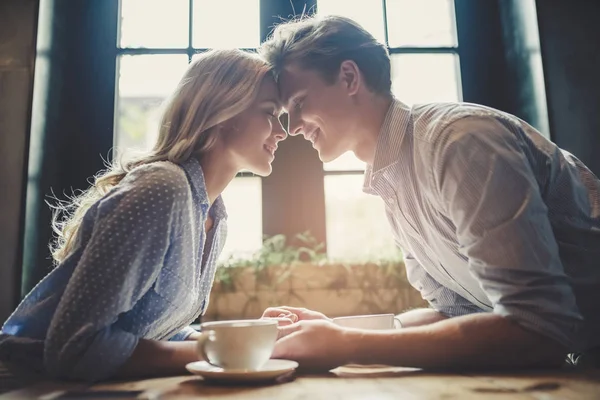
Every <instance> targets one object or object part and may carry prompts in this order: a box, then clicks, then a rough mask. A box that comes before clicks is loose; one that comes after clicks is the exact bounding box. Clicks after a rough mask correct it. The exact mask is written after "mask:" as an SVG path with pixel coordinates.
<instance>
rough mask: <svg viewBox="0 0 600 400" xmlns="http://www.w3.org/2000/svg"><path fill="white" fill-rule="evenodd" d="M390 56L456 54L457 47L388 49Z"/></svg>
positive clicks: (457, 51)
mask: <svg viewBox="0 0 600 400" xmlns="http://www.w3.org/2000/svg"><path fill="white" fill-rule="evenodd" d="M388 51H389V52H390V54H458V53H459V49H458V47H389V48H388Z"/></svg>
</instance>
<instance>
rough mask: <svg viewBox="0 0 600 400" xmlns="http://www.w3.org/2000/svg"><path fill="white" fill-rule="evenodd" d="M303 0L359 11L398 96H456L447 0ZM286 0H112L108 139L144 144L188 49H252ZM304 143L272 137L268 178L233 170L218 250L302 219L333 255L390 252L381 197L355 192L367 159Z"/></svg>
mask: <svg viewBox="0 0 600 400" xmlns="http://www.w3.org/2000/svg"><path fill="white" fill-rule="evenodd" d="M308 3H309V4H316V6H317V7H316V9H317V12H318V13H319V14H323V15H327V14H340V15H345V16H347V17H350V18H352V19H354V20H356V21H358V22H359V23H360V24H361V25H362V26H363V27H365V29H367V30H368V31H370V32H371V33H372V34H373V35H374V36H375V37H376V38H377V39H378V40H380V41H381V42H383V43H385V44H386V45H387V46H388V48H389V50H390V53H391V58H392V82H393V92H394V93H395V95H396V96H397V97H398V98H399V99H401V100H402V101H404V102H405V103H407V104H415V103H419V102H430V101H456V100H461V98H462V95H461V83H460V77H459V76H460V74H459V71H460V68H459V60H458V43H457V41H458V40H457V34H456V23H455V17H454V2H453V0H382V1H376V0H371V1H360V2H359V1H357V2H350V1H347V0H317V1H316V2H308ZM290 4H291V3H290ZM290 4H288V2H281V1H280V0H221V1H213V0H169V1H166V0H121V14H120V16H121V21H120V34H119V45H118V48H117V53H118V59H117V72H118V93H117V99H116V101H117V103H116V111H117V114H116V115H117V118H116V119H117V120H116V123H115V125H116V129H115V131H116V136H115V144H116V147H117V149H125V148H134V149H139V150H147V149H149V148H150V147H151V146H152V145H153V143H154V141H155V140H156V136H157V127H158V124H159V119H160V115H161V107H162V105H163V103H164V101H165V99H166V96H167V95H168V94H170V93H171V91H172V90H173V89H174V87H175V85H176V84H177V82H178V81H179V79H180V77H181V75H182V74H183V72H184V70H185V69H186V67H187V65H188V63H189V62H190V61H191V60H192V58H193V56H194V54H196V53H198V52H201V51H203V50H204V49H207V48H212V47H239V48H246V49H253V48H256V47H257V46H258V45H259V44H260V41H261V39H263V38H264V36H265V35H266V33H268V32H269V31H270V29H271V27H272V25H273V24H274V23H276V22H277V20H278V17H276V16H277V15H283V16H287V15H290V14H291V13H293V11H292V9H291V7H292V6H291V5H290ZM309 8H310V7H309ZM232 10H235V12H232ZM296 11H298V12H300V11H301V10H296ZM266 15H269V16H270V17H269V18H265V16H266ZM231 27H235V29H231ZM306 147H307V146H304V143H300V142H299V139H298V138H290V139H288V140H287V141H286V142H284V143H282V144H281V146H280V150H279V151H278V157H276V160H275V163H274V164H273V166H274V170H275V171H274V174H273V175H272V176H271V177H268V178H264V179H263V178H259V177H254V176H239V177H237V178H236V179H235V180H234V181H233V182H232V183H231V184H230V185H229V187H228V188H227V189H226V191H225V192H224V193H223V198H224V201H225V203H226V205H227V209H228V214H229V222H228V225H229V235H228V240H227V244H226V248H225V253H224V256H228V255H230V254H233V253H248V252H252V251H254V250H256V249H258V248H259V247H260V245H261V242H262V236H263V233H265V234H275V233H286V234H293V233H300V232H304V231H305V230H310V231H311V232H312V233H313V234H315V233H316V234H315V236H316V237H317V239H319V240H325V241H326V243H327V249H328V255H329V257H330V258H333V259H364V258H371V257H376V258H379V257H390V256H393V255H394V254H396V251H397V250H396V249H395V246H394V244H393V239H392V235H391V232H390V229H389V227H388V223H387V218H386V217H385V210H384V205H383V203H382V201H381V200H380V199H379V198H378V197H376V196H371V195H367V194H365V193H363V192H362V179H363V178H362V175H363V173H364V167H365V166H364V164H363V163H362V162H360V161H359V160H358V159H357V158H356V157H355V156H354V155H353V154H350V153H348V154H345V155H344V156H342V157H341V158H340V159H338V160H336V161H334V162H331V163H328V164H325V165H322V163H321V162H320V161H319V160H318V157H317V154H316V152H314V150H312V148H311V149H307V148H306ZM308 147H310V146H308ZM117 154H118V153H117ZM133 155H134V153H132V152H130V153H125V154H122V155H121V157H122V158H123V159H125V160H126V159H127V158H128V157H132V156H133ZM290 182H293V183H294V184H293V185H292V184H290ZM292 210H293V211H292Z"/></svg>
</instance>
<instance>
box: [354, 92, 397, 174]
mask: <svg viewBox="0 0 600 400" xmlns="http://www.w3.org/2000/svg"><path fill="white" fill-rule="evenodd" d="M391 105H392V97H391V96H390V97H383V96H378V95H373V96H372V97H371V98H369V99H367V101H365V102H364V103H363V107H362V110H361V113H360V115H361V117H360V118H359V119H358V123H357V132H356V138H357V141H356V145H355V146H354V154H355V155H356V157H357V158H358V159H359V160H361V161H363V162H365V163H367V164H369V165H373V161H374V160H375V150H376V148H377V140H378V139H379V133H380V132H381V128H382V126H383V122H384V121H385V117H386V115H387V113H388V110H389V109H390V106H391Z"/></svg>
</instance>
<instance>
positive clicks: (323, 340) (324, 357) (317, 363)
mask: <svg viewBox="0 0 600 400" xmlns="http://www.w3.org/2000/svg"><path fill="white" fill-rule="evenodd" d="M321 315H322V314H321ZM359 340H360V338H358V337H355V333H354V332H352V331H351V330H347V329H344V328H341V327H339V326H337V325H335V324H334V323H332V322H331V321H328V320H324V319H323V318H320V319H313V320H302V321H299V322H296V323H294V324H291V325H286V326H280V327H279V339H278V340H277V343H275V349H274V350H273V355H272V358H282V359H286V360H294V361H298V362H299V363H300V365H301V366H302V367H303V368H309V369H317V370H329V369H331V368H335V367H338V366H340V365H344V364H347V363H350V362H351V360H352V359H353V358H354V357H355V354H354V353H355V348H356V345H357V344H358V341H359Z"/></svg>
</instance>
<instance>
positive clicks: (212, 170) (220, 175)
mask: <svg viewBox="0 0 600 400" xmlns="http://www.w3.org/2000/svg"><path fill="white" fill-rule="evenodd" d="M198 161H199V162H200V166H201V167H202V172H203V173H204V183H205V185H206V193H207V194H208V201H209V202H210V204H211V205H212V204H213V203H214V202H215V199H216V198H217V197H219V195H220V194H221V193H222V192H223V190H225V188H226V187H227V185H229V182H231V181H232V180H233V178H235V175H236V174H237V172H238V168H237V167H236V166H234V165H233V164H232V163H231V162H230V160H229V158H228V157H224V155H223V154H222V153H221V154H219V152H208V153H205V154H203V155H202V156H200V157H198Z"/></svg>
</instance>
